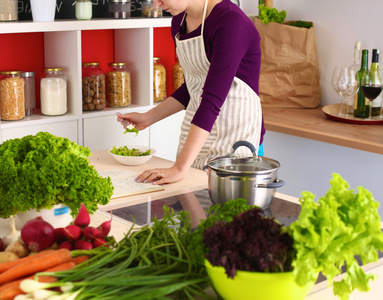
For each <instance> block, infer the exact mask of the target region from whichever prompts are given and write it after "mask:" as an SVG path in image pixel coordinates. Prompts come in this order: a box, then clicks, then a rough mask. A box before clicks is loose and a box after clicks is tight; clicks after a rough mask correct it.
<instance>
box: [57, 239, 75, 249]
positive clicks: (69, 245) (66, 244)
mask: <svg viewBox="0 0 383 300" xmlns="http://www.w3.org/2000/svg"><path fill="white" fill-rule="evenodd" d="M59 249H68V250H69V251H72V250H73V249H74V245H73V243H72V242H70V241H64V242H62V243H61V244H60V245H59Z"/></svg>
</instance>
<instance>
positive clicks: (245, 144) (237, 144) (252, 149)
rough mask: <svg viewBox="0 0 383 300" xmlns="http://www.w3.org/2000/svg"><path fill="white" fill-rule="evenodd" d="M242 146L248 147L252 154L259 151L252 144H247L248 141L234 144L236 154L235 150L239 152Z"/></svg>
mask: <svg viewBox="0 0 383 300" xmlns="http://www.w3.org/2000/svg"><path fill="white" fill-rule="evenodd" d="M241 146H246V147H247V148H249V149H250V151H251V153H256V152H257V149H255V147H254V145H253V144H252V143H250V142H247V141H238V142H236V143H234V145H233V152H232V153H234V152H235V150H237V149H238V148H239V147H241Z"/></svg>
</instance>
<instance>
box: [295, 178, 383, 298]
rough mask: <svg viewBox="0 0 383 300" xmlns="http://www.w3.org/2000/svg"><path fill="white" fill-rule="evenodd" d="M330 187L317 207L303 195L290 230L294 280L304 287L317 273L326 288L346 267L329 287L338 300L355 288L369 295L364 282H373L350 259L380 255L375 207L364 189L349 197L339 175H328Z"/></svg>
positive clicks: (372, 258) (381, 236) (309, 195)
mask: <svg viewBox="0 0 383 300" xmlns="http://www.w3.org/2000/svg"><path fill="white" fill-rule="evenodd" d="M330 185H331V187H330V189H329V190H328V192H327V193H326V194H325V196H323V197H321V198H320V199H319V200H318V203H315V202H314V198H315V196H314V195H313V194H312V193H310V192H303V193H302V197H301V199H300V202H301V204H302V208H301V213H300V215H299V218H298V220H297V221H295V222H294V223H292V224H291V225H290V226H289V230H292V234H293V237H294V248H295V249H296V251H297V258H296V260H295V261H294V262H293V266H294V276H295V280H296V282H297V283H298V284H299V285H300V286H305V285H306V284H308V283H309V282H314V281H315V280H316V278H317V275H318V273H319V272H322V274H323V275H324V276H326V278H327V279H328V280H329V282H330V283H331V282H332V281H333V280H334V278H335V276H337V275H339V274H341V272H342V270H341V268H342V266H346V267H347V271H346V273H345V276H344V277H343V278H342V280H341V281H339V282H334V289H333V291H334V294H335V295H337V296H339V297H340V299H348V296H349V294H350V293H351V292H352V291H353V290H354V289H358V290H360V291H368V290H369V281H370V280H372V279H374V278H375V277H374V276H373V275H371V274H365V273H364V271H363V270H362V268H361V267H360V266H359V264H358V262H357V260H356V259H355V256H356V255H359V256H360V258H361V261H362V263H363V264H366V263H369V262H374V261H377V259H378V252H377V250H380V251H381V250H383V234H382V231H381V228H380V222H381V220H380V216H379V214H378V207H379V203H378V202H377V201H375V199H374V197H373V195H372V194H371V193H370V192H369V191H368V190H366V189H364V188H363V187H358V188H357V189H358V192H357V193H354V190H351V189H349V185H348V183H347V182H346V181H345V180H344V179H343V178H342V177H341V176H340V175H339V174H333V178H332V179H331V180H330Z"/></svg>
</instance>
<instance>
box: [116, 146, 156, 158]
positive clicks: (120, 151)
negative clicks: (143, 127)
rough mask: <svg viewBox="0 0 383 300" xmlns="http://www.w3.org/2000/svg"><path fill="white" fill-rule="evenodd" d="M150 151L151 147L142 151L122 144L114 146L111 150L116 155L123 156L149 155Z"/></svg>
mask: <svg viewBox="0 0 383 300" xmlns="http://www.w3.org/2000/svg"><path fill="white" fill-rule="evenodd" d="M150 152H151V150H150V149H148V150H146V151H141V150H140V149H138V148H131V149H129V148H128V147H127V146H122V147H116V146H114V147H113V148H112V150H110V153H113V154H116V155H122V156H146V155H149V154H150Z"/></svg>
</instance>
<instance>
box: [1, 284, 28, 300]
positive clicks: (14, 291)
mask: <svg viewBox="0 0 383 300" xmlns="http://www.w3.org/2000/svg"><path fill="white" fill-rule="evenodd" d="M21 294H25V293H24V292H23V291H22V290H21V289H20V288H19V287H18V286H11V287H9V288H7V289H5V290H4V291H2V292H0V300H12V299H13V298H15V297H16V296H18V295H21Z"/></svg>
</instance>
